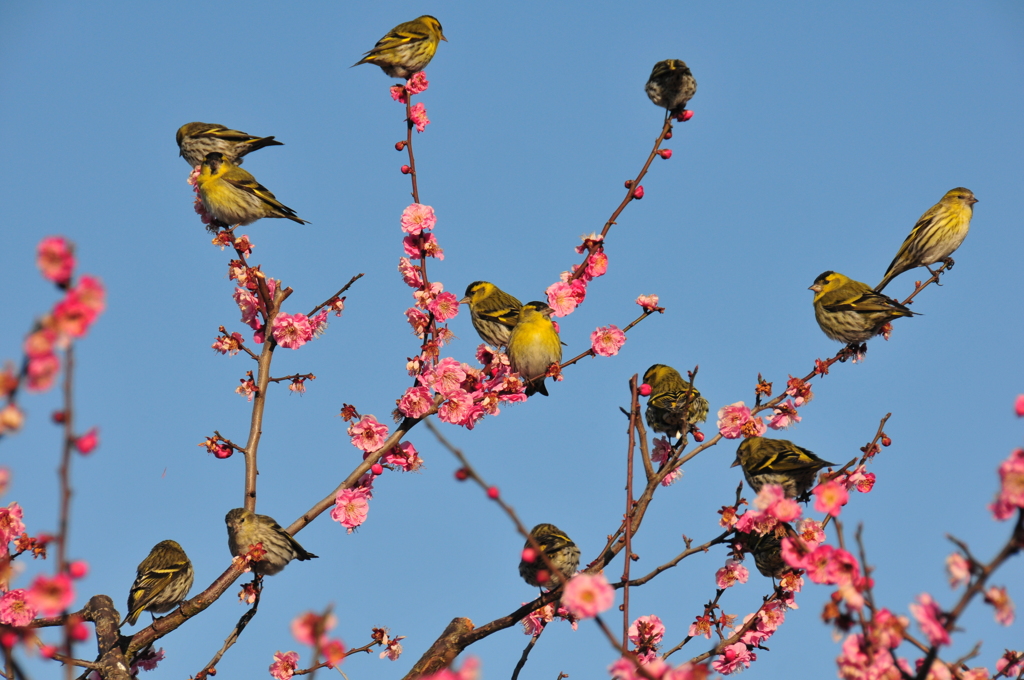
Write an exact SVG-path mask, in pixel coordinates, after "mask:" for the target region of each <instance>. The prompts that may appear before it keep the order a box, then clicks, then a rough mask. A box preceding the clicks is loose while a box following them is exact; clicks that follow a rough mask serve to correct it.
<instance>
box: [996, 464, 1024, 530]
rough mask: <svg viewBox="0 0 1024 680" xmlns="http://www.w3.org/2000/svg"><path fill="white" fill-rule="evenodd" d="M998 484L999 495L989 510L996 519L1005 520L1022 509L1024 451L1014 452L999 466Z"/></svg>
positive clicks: (1023, 499) (1023, 501) (1023, 498)
mask: <svg viewBox="0 0 1024 680" xmlns="http://www.w3.org/2000/svg"><path fill="white" fill-rule="evenodd" d="M999 482H1000V485H999V494H998V495H997V496H996V500H995V502H994V503H992V505H990V506H989V509H990V510H991V511H992V514H993V516H995V518H996V519H998V520H1006V519H1009V518H1010V517H1012V516H1013V514H1014V511H1015V510H1016V509H1018V508H1024V449H1016V450H1014V451H1013V452H1012V453H1010V457H1009V458H1007V459H1006V460H1005V461H1003V463H1002V464H1001V465H1000V466H999Z"/></svg>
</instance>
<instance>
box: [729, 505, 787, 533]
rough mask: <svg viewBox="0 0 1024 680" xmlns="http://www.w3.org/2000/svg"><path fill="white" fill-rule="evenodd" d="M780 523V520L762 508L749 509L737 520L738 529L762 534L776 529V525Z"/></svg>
mask: <svg viewBox="0 0 1024 680" xmlns="http://www.w3.org/2000/svg"><path fill="white" fill-rule="evenodd" d="M778 525H779V520H777V519H775V518H774V517H772V516H771V515H769V514H768V513H767V512H761V511H760V510H748V511H746V512H745V513H743V514H742V515H740V517H739V519H738V520H737V521H736V531H742V532H743V533H745V534H760V535H764V534H767V533H768V532H770V531H774V530H775V527H777V526H778Z"/></svg>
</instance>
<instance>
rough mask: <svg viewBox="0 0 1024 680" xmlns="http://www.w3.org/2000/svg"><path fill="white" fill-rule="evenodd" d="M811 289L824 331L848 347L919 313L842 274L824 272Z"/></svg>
mask: <svg viewBox="0 0 1024 680" xmlns="http://www.w3.org/2000/svg"><path fill="white" fill-rule="evenodd" d="M808 290H812V291H814V317H815V318H816V319H817V320H818V325H819V326H820V327H821V330H822V332H823V333H825V335H827V336H828V337H830V338H832V339H833V340H838V341H840V342H845V343H846V344H848V345H851V344H856V343H859V342H864V341H865V340H867V339H869V338H871V337H873V336H874V335H876V334H877V333H878V332H879V331H880V330H881V328H882V326H884V325H885V324H887V323H889V322H890V321H892V320H893V319H898V318H900V317H901V316H914V314H915V313H916V312H912V311H910V310H909V309H908V308H907V307H905V306H904V305H902V304H900V303H899V302H897V301H896V300H893V299H892V298H891V297H888V296H886V295H882V294H881V293H876V292H875V291H874V290H872V289H871V286H869V285H868V284H866V283H861V282H860V281H854V280H853V279H851V278H849V277H846V276H843V275H842V274H840V273H838V272H833V271H827V272H824V273H822V274H821V275H820V276H818V278H816V279H815V280H814V285H812V286H810V288H808Z"/></svg>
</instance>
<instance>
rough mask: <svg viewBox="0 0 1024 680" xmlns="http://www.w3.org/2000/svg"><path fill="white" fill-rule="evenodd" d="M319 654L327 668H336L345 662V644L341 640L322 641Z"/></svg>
mask: <svg viewBox="0 0 1024 680" xmlns="http://www.w3.org/2000/svg"><path fill="white" fill-rule="evenodd" d="M320 653H321V654H323V656H324V663H325V664H327V667H328V668H337V667H338V666H340V665H341V662H342V661H344V660H345V644H344V643H343V642H342V641H341V640H324V641H323V642H321V644H320Z"/></svg>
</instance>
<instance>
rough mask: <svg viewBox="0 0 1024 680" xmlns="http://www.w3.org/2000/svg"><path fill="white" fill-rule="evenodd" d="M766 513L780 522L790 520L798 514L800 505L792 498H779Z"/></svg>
mask: <svg viewBox="0 0 1024 680" xmlns="http://www.w3.org/2000/svg"><path fill="white" fill-rule="evenodd" d="M767 512H768V514H769V515H771V516H772V517H774V518H775V519H777V520H779V521H780V522H792V521H793V520H795V519H796V518H797V517H799V516H800V513H801V510H800V505H799V504H798V503H797V502H796V501H795V500H793V499H792V498H780V499H779V500H778V501H776V502H775V503H774V504H773V505H772V506H771V507H770V508H768V511H767Z"/></svg>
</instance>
